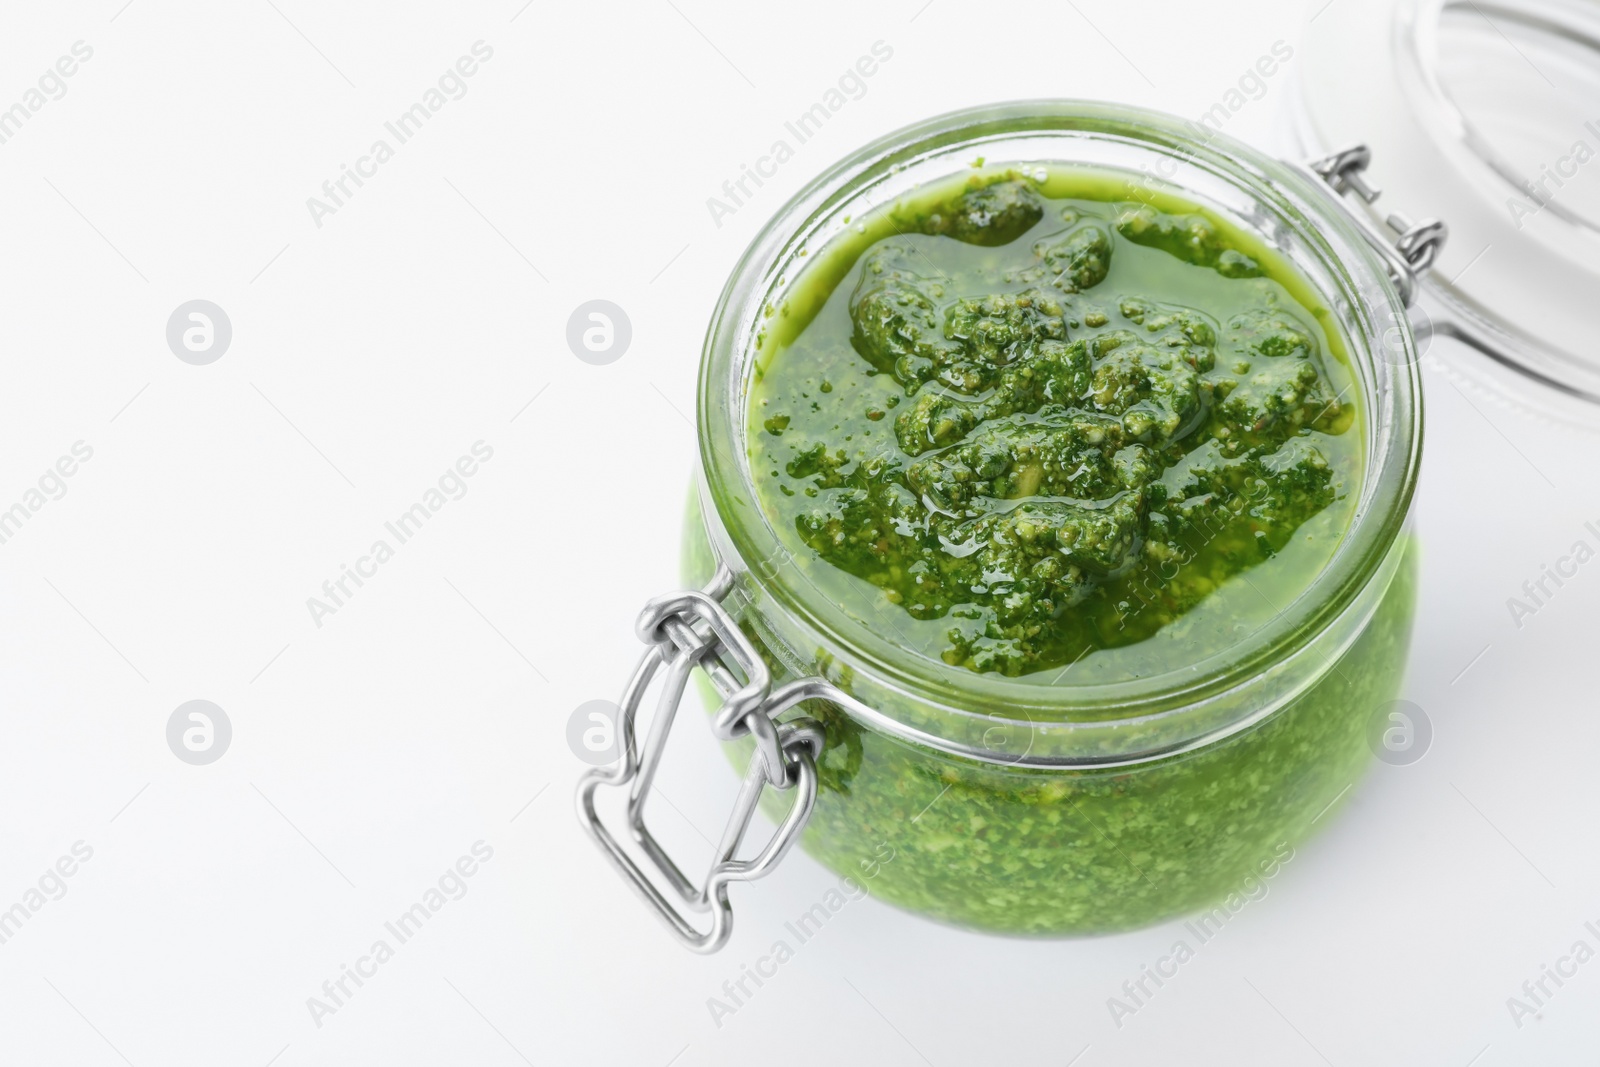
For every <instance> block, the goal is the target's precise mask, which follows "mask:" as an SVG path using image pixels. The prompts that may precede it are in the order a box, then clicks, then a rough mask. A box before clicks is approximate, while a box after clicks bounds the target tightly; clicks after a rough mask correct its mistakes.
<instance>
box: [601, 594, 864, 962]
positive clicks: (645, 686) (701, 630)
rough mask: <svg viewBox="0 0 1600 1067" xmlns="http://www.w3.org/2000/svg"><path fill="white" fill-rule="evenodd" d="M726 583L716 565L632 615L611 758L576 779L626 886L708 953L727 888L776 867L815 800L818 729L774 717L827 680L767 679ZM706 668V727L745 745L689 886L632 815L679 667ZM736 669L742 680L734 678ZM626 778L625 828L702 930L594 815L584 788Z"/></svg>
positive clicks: (678, 684) (675, 695)
mask: <svg viewBox="0 0 1600 1067" xmlns="http://www.w3.org/2000/svg"><path fill="white" fill-rule="evenodd" d="M732 587H733V575H732V573H731V572H729V570H728V569H727V568H726V567H722V566H719V567H718V568H717V572H716V575H715V576H714V577H713V578H712V579H711V582H710V584H709V585H707V586H706V588H705V589H703V590H686V591H684V592H679V593H671V594H668V595H666V596H660V597H656V598H655V599H653V600H651V601H650V602H649V603H648V604H647V605H646V606H645V609H644V611H643V612H642V613H641V614H640V616H639V623H638V627H637V631H638V635H639V639H640V640H642V641H643V642H644V643H645V644H646V645H648V646H649V648H648V649H647V650H646V651H645V654H644V656H643V657H642V658H641V659H640V661H639V665H638V667H636V668H635V669H634V672H633V676H632V678H630V679H629V681H628V685H627V688H626V689H625V690H624V691H623V695H622V702H621V705H620V714H619V716H618V723H617V728H618V737H619V740H620V744H619V748H620V750H621V751H620V755H619V756H618V759H617V762H616V763H615V764H613V765H612V766H610V767H603V768H598V769H596V770H592V771H590V772H588V773H587V774H585V775H584V776H583V778H582V779H581V780H580V781H579V783H578V795H577V802H578V821H579V823H580V824H581V825H582V826H583V828H584V829H585V830H586V831H587V832H588V834H589V836H590V837H592V838H593V839H594V841H595V844H597V845H598V846H599V847H600V849H601V851H602V852H604V853H605V854H606V857H607V858H608V859H609V860H610V861H611V863H612V865H613V866H615V867H616V868H617V870H618V871H619V872H620V873H621V874H622V876H623V877H624V878H626V879H627V880H628V882H629V884H631V885H632V886H633V888H634V891H635V892H637V893H638V894H639V896H640V897H641V898H642V899H643V900H644V901H645V902H646V903H647V904H649V905H650V906H651V907H653V908H655V910H656V912H657V913H658V914H659V915H660V917H661V919H662V921H663V922H665V923H666V924H667V927H668V929H670V930H671V931H672V932H673V933H674V934H675V935H676V936H677V938H678V940H680V941H682V942H683V943H684V944H685V945H687V946H688V947H689V948H691V949H693V950H694V951H696V952H706V953H709V952H715V951H716V950H717V949H719V948H721V947H722V946H723V945H724V944H726V943H727V940H728V936H729V935H730V934H731V933H732V932H733V908H732V906H731V905H730V904H729V902H728V886H729V885H730V884H732V883H734V882H749V881H754V880H755V879H757V878H760V877H761V876H762V875H764V874H766V873H767V872H768V871H770V870H771V869H772V868H773V867H774V866H776V865H777V863H778V861H779V860H781V859H783V857H784V856H785V855H786V854H787V853H788V851H789V849H791V848H793V847H794V844H795V842H796V841H797V840H799V837H800V832H801V831H802V830H803V829H804V828H805V824H806V821H807V819H809V818H810V816H811V809H812V807H813V806H814V805H815V803H816V799H817V765H816V763H817V759H818V758H819V757H820V756H821V755H822V745H823V734H822V728H821V726H819V725H818V724H817V723H816V722H815V721H814V720H811V719H807V718H799V719H794V720H791V721H789V722H785V723H782V724H781V725H780V724H778V723H777V722H776V717H777V716H778V715H779V714H781V713H782V712H784V711H787V710H789V709H790V708H792V707H794V706H795V705H796V704H799V703H800V702H802V701H805V700H812V699H827V698H828V697H829V696H830V694H832V693H833V692H834V690H833V687H832V686H831V685H830V684H829V683H828V682H826V681H825V680H823V679H820V678H808V679H802V680H800V681H796V682H790V683H787V684H785V685H782V686H779V687H778V688H777V689H773V687H772V675H771V672H769V671H768V670H767V665H766V663H765V662H764V661H763V660H762V658H761V655H760V653H759V651H758V650H757V649H756V647H755V645H753V644H752V643H751V642H750V639H749V638H748V637H746V636H745V634H744V632H743V631H742V630H740V629H739V625H738V623H737V622H736V621H735V620H734V618H733V616H732V615H730V614H729V613H728V611H727V609H726V608H724V607H723V605H722V600H723V598H724V597H725V596H727V594H728V592H729V590H731V589H732ZM695 667H699V668H700V669H702V670H704V671H705V672H706V675H707V676H708V677H709V678H710V679H711V682H712V684H713V685H714V686H716V688H717V690H718V692H720V693H721V694H722V698H723V702H722V706H721V707H720V708H718V709H717V711H716V713H715V714H714V715H713V716H712V723H711V729H712V733H713V734H715V735H716V736H717V737H719V738H721V739H723V740H733V739H734V738H738V737H743V736H745V735H747V734H748V735H753V736H754V737H755V742H756V751H755V753H754V755H753V756H752V757H751V759H750V767H749V770H748V771H747V772H746V773H745V777H744V783H743V785H742V786H741V787H740V789H739V796H738V799H737V800H735V801H734V806H733V813H732V814H731V815H730V817H729V819H728V824H727V828H726V829H725V830H724V831H723V834H722V841H721V843H720V844H718V846H717V850H716V854H715V856H714V857H713V858H712V862H711V868H710V870H709V871H708V872H707V873H706V876H705V878H704V879H703V880H702V881H701V882H700V883H699V885H696V884H694V883H693V882H691V881H690V880H689V878H688V877H686V876H685V875H684V873H683V871H682V870H681V869H680V868H679V867H678V865H677V864H676V863H675V862H674V861H673V860H672V858H671V857H670V856H668V855H667V853H666V851H665V850H664V849H662V847H661V845H660V844H659V843H658V842H657V841H656V839H655V837H654V836H653V835H652V834H651V833H650V830H649V828H648V827H647V826H646V825H645V822H644V805H645V801H646V799H647V798H648V797H649V795H650V788H651V785H652V784H653V782H654V780H655V774H656V769H657V767H658V766H659V765H660V762H661V754H662V752H663V750H664V749H665V747H666V740H667V734H668V732H669V731H670V730H671V728H672V721H673V718H674V717H675V716H676V715H677V712H678V706H679V704H680V703H681V702H682V699H683V692H684V689H685V687H686V686H687V684H688V681H689V676H690V673H691V672H692V671H693V669H694V668H695ZM658 675H660V676H661V678H660V687H659V688H660V693H659V695H658V696H657V698H656V712H655V715H654V717H653V718H652V719H651V721H650V732H649V735H648V736H647V737H646V739H645V744H644V752H643V755H642V756H641V755H639V753H638V750H637V748H636V745H635V741H634V739H635V719H636V718H637V715H638V711H639V707H640V705H641V704H642V703H643V702H644V698H645V694H646V693H647V692H648V691H649V690H650V688H651V687H652V683H654V682H655V681H656V679H657V676H658ZM741 678H742V679H743V680H742V681H741ZM629 783H632V789H631V791H630V792H629V795H628V829H629V832H630V833H631V835H632V836H633V839H634V841H635V842H637V843H638V845H639V846H640V848H641V849H642V850H643V851H644V854H645V856H646V857H647V858H648V859H649V860H650V863H651V865H652V866H653V867H654V868H655V870H656V872H657V873H658V874H659V875H660V876H661V878H662V879H663V880H664V881H665V882H666V883H667V884H668V885H669V886H671V888H672V890H673V892H675V893H676V894H677V896H678V898H679V900H680V901H681V902H682V904H683V905H684V906H686V907H687V908H689V909H690V910H692V911H696V912H705V911H709V912H710V913H711V926H710V928H709V929H708V930H706V931H704V932H702V931H700V930H699V929H698V928H696V927H695V926H694V925H693V924H692V923H691V922H690V921H689V919H688V917H686V916H685V915H684V914H683V912H682V910H681V909H680V908H678V907H676V906H674V905H673V903H672V902H671V901H670V900H668V899H667V897H666V895H665V894H663V893H662V892H661V890H660V889H659V888H658V887H657V885H656V883H655V881H654V880H652V879H651V878H650V877H649V876H648V875H646V874H645V872H644V871H643V870H642V869H641V868H640V866H639V865H638V864H637V863H635V862H634V860H633V858H632V857H631V856H630V855H629V854H628V853H627V852H626V851H624V850H623V848H622V846H621V845H620V844H619V843H618V842H617V840H616V838H615V837H613V836H612V834H611V832H610V831H609V830H607V829H606V827H605V825H604V824H603V823H602V822H601V821H600V818H599V816H598V815H597V814H596V812H595V807H594V794H595V790H596V789H598V788H599V787H600V786H602V785H609V786H615V787H621V786H625V785H628V784H629ZM769 785H770V786H772V787H774V788H776V789H779V790H791V789H793V790H796V793H795V799H794V802H793V804H791V805H790V808H789V813H788V814H787V815H786V816H785V817H784V819H783V822H782V823H780V824H779V826H778V829H777V831H776V833H774V834H773V836H772V839H771V840H770V841H768V842H767V844H766V846H765V847H764V848H763V849H762V850H761V851H760V852H759V853H758V854H757V855H756V856H755V857H753V858H752V859H748V860H739V859H735V856H736V854H737V853H738V851H739V846H740V845H741V844H742V843H743V842H744V837H745V833H746V832H747V831H748V830H749V827H750V819H751V817H752V816H753V815H754V814H755V810H756V806H757V804H758V803H759V801H760V799H761V794H762V792H763V791H764V790H765V789H766V787H767V786H769Z"/></svg>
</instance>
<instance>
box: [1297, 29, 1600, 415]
mask: <svg viewBox="0 0 1600 1067" xmlns="http://www.w3.org/2000/svg"><path fill="white" fill-rule="evenodd" d="M1300 58H1301V84H1300V89H1301V100H1300V105H1301V106H1300V109H1299V112H1300V113H1299V115H1298V116H1297V118H1298V120H1299V123H1300V134H1301V137H1302V140H1304V141H1305V142H1306V147H1307V149H1308V150H1309V151H1311V152H1313V153H1316V154H1321V153H1322V152H1325V151H1327V150H1330V149H1335V148H1339V147H1341V146H1343V145H1346V144H1351V143H1356V142H1364V143H1365V144H1367V145H1368V146H1370V148H1371V150H1372V159H1373V164H1372V172H1371V173H1372V176H1373V180H1374V181H1375V182H1376V183H1377V184H1379V185H1381V186H1383V187H1384V188H1385V190H1386V193H1385V197H1384V206H1385V207H1388V206H1389V205H1390V204H1392V205H1394V206H1395V207H1397V208H1404V209H1405V210H1408V211H1412V212H1415V213H1418V214H1425V215H1432V216H1437V217H1439V218H1442V219H1445V220H1447V221H1448V223H1449V226H1450V240H1449V241H1448V242H1447V243H1446V245H1445V246H1444V249H1443V251H1442V253H1441V254H1440V256H1439V258H1438V260H1437V261H1436V263H1435V264H1434V266H1433V270H1432V272H1431V273H1430V274H1429V275H1428V277H1427V279H1426V280H1425V281H1424V283H1423V286H1422V291H1423V294H1424V298H1425V299H1424V307H1425V308H1426V309H1428V311H1427V314H1428V315H1429V316H1430V317H1431V318H1432V320H1433V322H1432V326H1433V328H1434V329H1435V331H1437V332H1442V333H1446V334H1449V335H1452V336H1455V337H1458V338H1459V339H1461V340H1464V341H1466V342H1468V343H1469V344H1471V345H1473V346H1474V347H1476V348H1478V349H1480V350H1481V351H1483V352H1485V353H1487V354H1488V355H1490V356H1492V357H1494V358H1495V359H1497V360H1499V361H1500V362H1502V363H1504V364H1507V365H1509V366H1512V367H1514V368H1515V369H1517V370H1519V371H1521V372H1523V373H1524V374H1526V375H1528V376H1530V377H1532V378H1534V379H1537V380H1539V381H1541V382H1543V383H1545V384H1547V385H1551V386H1554V387H1556V388H1558V389H1560V390H1562V391H1564V392H1567V393H1572V394H1576V395H1579V396H1582V397H1584V398H1586V399H1588V400H1592V401H1594V402H1596V403H1600V343H1597V336H1596V331H1595V328H1594V316H1595V301H1596V299H1597V297H1600V5H1596V4H1595V3H1593V0H1399V2H1398V3H1397V2H1396V0H1335V2H1333V3H1329V4H1327V5H1326V6H1324V7H1323V8H1322V9H1321V10H1320V11H1318V12H1317V13H1315V14H1314V15H1313V16H1312V20H1311V23H1310V26H1309V28H1308V32H1307V35H1306V41H1305V44H1304V45H1303V46H1302V54H1301V57H1300Z"/></svg>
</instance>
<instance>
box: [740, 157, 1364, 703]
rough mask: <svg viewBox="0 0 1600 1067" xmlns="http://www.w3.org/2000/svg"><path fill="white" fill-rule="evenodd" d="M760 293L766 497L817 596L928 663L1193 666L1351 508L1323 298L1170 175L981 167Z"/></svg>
mask: <svg viewBox="0 0 1600 1067" xmlns="http://www.w3.org/2000/svg"><path fill="white" fill-rule="evenodd" d="M771 310H772V311H773V314H772V316H771V317H769V320H768V323H769V325H768V328H767V330H766V331H765V332H764V333H763V335H762V337H761V338H760V339H759V344H760V347H761V353H760V357H759V360H758V373H757V377H756V380H755V382H754V383H753V385H752V391H751V396H750V404H749V418H750V425H749V427H748V431H747V432H748V436H749V454H750V463H751V470H752V472H753V473H754V475H755V476H756V480H757V484H758V486H759V490H760V494H761V499H762V503H763V506H764V508H765V509H766V510H767V512H768V514H769V515H770V516H771V517H772V519H773V520H775V526H776V527H777V529H778V530H779V535H780V537H782V538H784V539H785V543H786V546H787V547H788V548H789V550H790V552H791V553H793V555H794V557H795V560H796V562H797V564H798V565H800V566H802V567H806V568H807V569H808V571H809V573H810V576H811V579H812V580H813V581H814V582H815V583H817V584H818V585H819V586H820V587H821V588H822V590H823V592H824V593H825V595H827V596H828V597H829V598H830V599H832V600H833V601H834V602H836V603H840V604H843V605H845V606H846V608H847V610H849V611H850V612H851V613H852V614H854V615H856V617H857V618H858V619H860V620H861V621H862V623H863V624H864V625H871V626H876V627H882V626H884V625H887V626H889V627H892V629H893V631H894V632H895V634H896V636H897V637H898V638H899V639H900V640H901V642H902V643H903V645H904V647H906V648H907V650H908V651H911V652H913V653H915V654H917V655H921V656H925V657H929V658H934V659H939V660H942V661H943V662H945V663H948V664H951V665H954V666H959V667H964V668H967V669H970V670H973V671H995V672H1000V673H1003V674H1006V675H1013V676H1018V675H1033V674H1035V673H1036V672H1042V671H1049V672H1050V673H1049V674H1045V675H1041V676H1040V680H1041V681H1044V682H1049V681H1054V680H1056V679H1057V678H1058V677H1059V676H1060V674H1061V673H1062V672H1061V669H1062V668H1065V667H1071V668H1072V669H1073V670H1074V671H1075V672H1078V675H1077V677H1076V679H1075V680H1077V681H1081V682H1087V681H1102V680H1112V679H1115V678H1120V677H1129V676H1138V675H1142V674H1147V673H1151V672H1154V671H1157V670H1160V669H1163V668H1165V669H1170V667H1171V666H1172V665H1173V663H1174V662H1196V661H1198V660H1199V659H1201V658H1203V657H1205V656H1206V655H1208V654H1211V653H1212V652H1215V651H1220V650H1222V649H1224V648H1226V647H1228V645H1230V644H1232V643H1233V642H1234V641H1236V640H1237V639H1238V638H1239V637H1240V636H1242V635H1243V634H1244V633H1247V632H1249V631H1250V630H1253V629H1255V628H1256V627H1257V626H1259V625H1261V624H1262V623H1263V622H1265V621H1267V620H1268V619H1270V618H1272V617H1273V616H1274V615H1275V614H1277V613H1278V612H1280V611H1281V610H1282V609H1283V608H1285V607H1286V606H1287V605H1288V604H1289V602H1290V601H1291V600H1293V599H1294V597H1295V596H1296V595H1298V594H1299V593H1300V592H1301V591H1303V590H1304V589H1305V588H1306V586H1307V585H1308V584H1309V583H1310V581H1311V580H1312V578H1314V577H1315V575H1316V574H1317V573H1318V572H1319V571H1320V570H1321V569H1322V567H1323V566H1324V565H1325V563H1326V562H1327V559H1328V558H1329V556H1330V555H1331V554H1332V552H1333V550H1334V548H1335V547H1336V545H1337V543H1338V540H1339V538H1340V536H1341V535H1342V533H1343V532H1344V530H1345V529H1346V527H1347V526H1348V524H1349V521H1350V517H1351V512H1352V509H1353V506H1354V497H1355V492H1354V490H1355V488H1356V487H1357V486H1359V484H1360V478H1361V429H1360V419H1359V416H1360V412H1359V411H1358V410H1357V408H1356V406H1355V404H1354V401H1353V394H1354V392H1355V390H1354V389H1353V388H1352V387H1351V386H1352V381H1353V379H1352V376H1351V373H1350V371H1349V368H1348V366H1347V365H1346V363H1345V359H1344V354H1343V349H1342V344H1341V341H1340V337H1339V334H1338V332H1337V328H1336V327H1333V326H1332V317H1331V315H1329V313H1328V312H1327V311H1326V310H1325V309H1324V308H1323V307H1322V306H1321V305H1320V303H1319V302H1318V301H1317V299H1316V297H1315V295H1314V293H1313V291H1312V289H1311V287H1310V286H1309V285H1308V284H1307V283H1306V282H1305V280H1304V279H1303V278H1301V277H1300V276H1299V275H1298V274H1297V273H1296V272H1295V271H1294V270H1293V269H1292V268H1291V267H1290V266H1289V265H1288V264H1287V263H1286V262H1285V261H1284V260H1282V259H1281V258H1280V257H1279V256H1278V255H1277V254H1276V253H1274V252H1273V251H1271V250H1270V249H1268V248H1266V247H1265V246H1263V245H1262V244H1261V243H1260V242H1259V241H1257V240H1256V239H1255V238H1253V237H1251V236H1249V235H1246V234H1245V233H1243V232H1242V231H1240V230H1238V229H1237V228H1235V227H1232V226H1231V225H1229V224H1227V223H1225V222H1224V221H1222V220H1221V219H1220V218H1218V217H1217V216H1216V215H1215V214H1213V213H1211V212H1209V211H1207V210H1206V209H1204V208H1202V207H1200V206H1198V205H1195V204H1192V203H1188V202H1185V201H1183V200H1181V199H1179V198H1177V197H1175V196H1172V195H1170V194H1167V193H1152V192H1150V191H1148V190H1143V189H1139V188H1137V187H1135V186H1133V185H1132V184H1130V183H1129V182H1128V181H1126V180H1125V179H1124V178H1122V177H1119V176H1115V175H1111V174H1108V173H1098V172H1090V171H1085V170H1081V169H1053V170H1047V169H1044V168H1041V169H1039V170H1030V172H1029V173H1028V174H1026V175H1024V174H1022V173H1019V172H1017V171H1013V170H1006V171H999V172H975V173H974V174H973V175H972V176H971V177H970V178H968V179H966V180H965V181H964V182H961V183H959V184H957V185H954V186H948V187H944V188H940V189H932V190H929V191H927V192H926V193H925V194H924V195H922V196H920V197H919V198H917V199H916V200H915V201H903V202H901V203H899V204H897V205H895V206H894V207H893V208H892V209H891V210H890V211H889V212H887V213H883V214H879V215H877V216H876V217H875V218H874V219H873V220H872V224H871V226H870V227H869V226H868V225H867V224H866V223H863V224H861V225H859V226H858V227H857V228H856V230H855V231H854V232H849V231H847V233H846V234H845V235H844V236H843V237H842V238H839V239H836V240H835V241H834V242H832V243H830V245H829V246H827V247H826V248H824V249H823V250H822V251H821V253H820V254H818V255H816V256H814V257H812V261H811V264H810V266H809V267H808V268H807V270H806V271H805V272H804V273H803V274H802V275H801V276H800V277H799V278H797V279H796V281H795V284H794V286H793V287H792V288H791V290H790V293H789V295H788V297H787V298H786V302H785V303H784V305H782V306H781V307H779V308H775V309H771ZM1175 657H1176V658H1175ZM1074 665H1076V666H1074Z"/></svg>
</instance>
